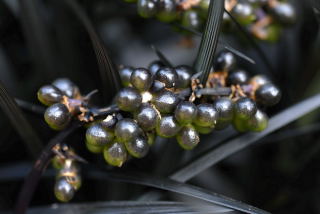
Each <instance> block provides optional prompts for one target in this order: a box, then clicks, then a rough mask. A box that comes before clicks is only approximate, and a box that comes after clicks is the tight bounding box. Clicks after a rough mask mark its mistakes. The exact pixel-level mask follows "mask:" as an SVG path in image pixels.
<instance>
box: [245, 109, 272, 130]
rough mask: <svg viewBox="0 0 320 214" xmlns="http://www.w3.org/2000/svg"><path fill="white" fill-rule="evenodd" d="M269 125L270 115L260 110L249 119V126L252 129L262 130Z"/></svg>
mask: <svg viewBox="0 0 320 214" xmlns="http://www.w3.org/2000/svg"><path fill="white" fill-rule="evenodd" d="M267 126H268V116H267V115H266V114H265V113H264V112H263V111H260V110H257V112H256V114H255V115H254V116H253V117H252V118H250V119H249V120H248V123H247V127H248V129H249V130H250V131H254V132H261V131H263V130H265V129H266V128H267Z"/></svg>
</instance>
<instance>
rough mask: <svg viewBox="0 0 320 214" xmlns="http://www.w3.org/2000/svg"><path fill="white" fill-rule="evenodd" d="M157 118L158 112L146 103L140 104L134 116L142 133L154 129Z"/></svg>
mask: <svg viewBox="0 0 320 214" xmlns="http://www.w3.org/2000/svg"><path fill="white" fill-rule="evenodd" d="M159 118H160V117H159V113H158V111H157V110H156V109H155V108H154V107H153V106H152V105H150V104H148V103H144V104H142V105H141V106H140V108H139V110H138V112H137V114H136V120H137V122H138V124H139V126H140V127H141V128H142V129H143V130H144V131H150V130H152V129H154V128H155V127H156V125H157V121H158V119H159Z"/></svg>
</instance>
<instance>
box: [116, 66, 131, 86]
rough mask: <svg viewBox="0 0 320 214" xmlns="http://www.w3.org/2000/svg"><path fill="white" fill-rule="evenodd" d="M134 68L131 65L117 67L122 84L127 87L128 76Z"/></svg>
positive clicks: (128, 82) (128, 83)
mask: <svg viewBox="0 0 320 214" xmlns="http://www.w3.org/2000/svg"><path fill="white" fill-rule="evenodd" d="M133 70H134V68H133V67H131V66H123V67H121V68H120V69H119V75H120V78H121V83H122V85H123V86H125V87H128V86H129V85H130V77H131V74H132V72H133Z"/></svg>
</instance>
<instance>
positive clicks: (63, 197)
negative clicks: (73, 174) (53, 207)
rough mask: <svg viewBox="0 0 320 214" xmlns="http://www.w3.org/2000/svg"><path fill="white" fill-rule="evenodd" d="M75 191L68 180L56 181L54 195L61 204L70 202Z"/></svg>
mask: <svg viewBox="0 0 320 214" xmlns="http://www.w3.org/2000/svg"><path fill="white" fill-rule="evenodd" d="M74 193H75V190H74V188H73V187H72V185H71V184H69V183H68V182H67V180H66V179H65V178H64V177H62V178H60V179H58V180H57V181H56V184H55V186H54V194H55V196H56V198H57V199H58V200H59V201H61V202H68V201H70V200H71V199H72V198H73V196H74Z"/></svg>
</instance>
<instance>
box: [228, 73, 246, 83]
mask: <svg viewBox="0 0 320 214" xmlns="http://www.w3.org/2000/svg"><path fill="white" fill-rule="evenodd" d="M248 80H249V75H248V73H247V72H246V71H244V70H235V71H232V72H230V73H229V74H228V77H227V85H238V84H239V85H243V84H246V83H247V82H248Z"/></svg>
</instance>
